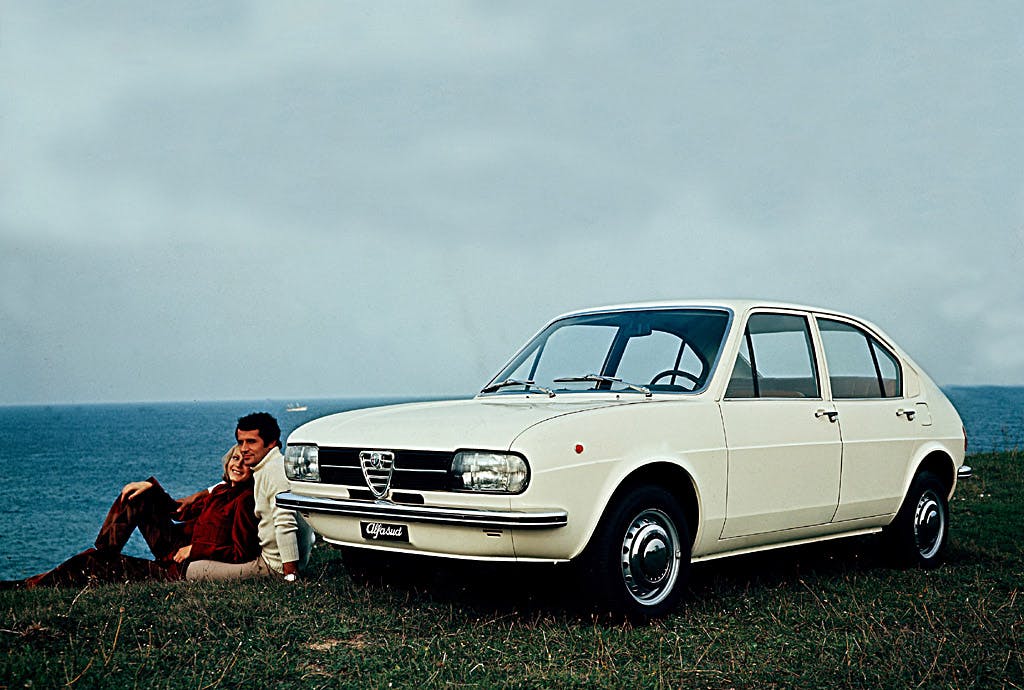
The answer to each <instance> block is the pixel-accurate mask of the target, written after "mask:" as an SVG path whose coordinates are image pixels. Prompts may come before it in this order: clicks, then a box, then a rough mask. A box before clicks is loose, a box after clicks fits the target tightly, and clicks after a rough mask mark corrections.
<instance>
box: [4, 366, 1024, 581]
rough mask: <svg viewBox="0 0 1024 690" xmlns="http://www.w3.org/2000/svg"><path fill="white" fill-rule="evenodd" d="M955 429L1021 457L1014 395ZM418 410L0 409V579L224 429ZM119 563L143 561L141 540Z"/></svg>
mask: <svg viewBox="0 0 1024 690" xmlns="http://www.w3.org/2000/svg"><path fill="white" fill-rule="evenodd" d="M944 390H945V392H946V394H947V395H948V396H949V398H950V400H951V401H952V402H953V404H954V405H955V406H956V408H957V410H958V411H959V412H960V416H961V418H962V419H963V421H964V426H965V427H966V428H967V436H968V439H969V444H970V445H969V449H968V452H969V453H979V452H990V451H997V450H1010V449H1019V448H1021V446H1022V445H1024V387H1001V386H951V387H947V388H945V389H944ZM422 399H423V398H418V399H412V398H340V399H330V400H313V401H306V402H305V406H306V408H307V409H305V410H303V411H289V410H288V409H287V408H288V407H289V403H288V401H283V400H242V401H223V402H180V403H131V404H90V405H31V406H8V407H0V579H4V580H6V579H15V578H23V577H27V576H29V575H33V574H35V573H39V572H43V571H45V570H48V569H49V568H51V567H53V566H54V565H56V564H57V563H59V562H60V561H62V560H64V559H65V558H68V557H70V556H72V555H74V554H75V553H78V552H79V551H81V550H83V549H85V548H87V547H89V546H91V545H92V541H93V539H95V536H96V532H97V530H98V529H99V527H100V525H101V524H102V522H103V518H104V516H105V515H106V512H107V509H108V508H109V507H110V504H111V502H112V501H113V500H114V499H115V498H116V496H117V494H118V492H119V491H120V489H121V487H122V486H124V485H125V484H126V483H128V482H130V481H137V480H140V479H146V478H148V477H150V476H155V477H156V478H158V479H159V480H160V483H161V484H162V485H163V486H164V487H165V488H166V489H167V490H168V492H169V493H170V494H171V495H172V496H184V495H188V494H191V493H193V492H194V491H196V490H197V489H199V488H201V487H207V486H212V485H213V484H216V483H217V482H218V481H219V480H220V474H221V467H220V458H221V456H222V455H223V453H224V452H225V451H226V450H227V449H228V448H229V447H230V446H231V445H232V444H233V443H234V429H235V423H236V421H237V420H238V418H239V417H241V416H243V415H245V414H248V413H250V412H254V411H267V412H270V413H271V414H273V415H274V416H275V417H277V419H278V422H279V423H280V425H281V431H282V438H283V439H286V438H287V436H288V434H289V433H290V432H291V431H292V430H294V429H295V428H297V427H298V426H300V425H301V424H304V423H305V422H307V421H310V420H312V419H316V418H317V417H322V416H324V415H328V414H333V413H335V412H343V411H346V410H353V409H359V408H364V407H374V406H379V405H386V404H392V403H396V402H408V401H412V400H422ZM125 553H127V554H129V555H132V556H140V557H149V555H148V549H147V548H146V544H145V542H144V541H143V540H142V539H141V537H139V536H138V534H137V533H136V535H135V536H134V537H133V538H132V540H131V541H130V542H129V543H128V545H127V547H126V548H125Z"/></svg>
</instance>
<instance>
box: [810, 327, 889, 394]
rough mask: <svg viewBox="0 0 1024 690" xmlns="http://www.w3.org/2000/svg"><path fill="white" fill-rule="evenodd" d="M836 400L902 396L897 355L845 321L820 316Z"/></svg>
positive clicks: (822, 340)
mask: <svg viewBox="0 0 1024 690" xmlns="http://www.w3.org/2000/svg"><path fill="white" fill-rule="evenodd" d="M818 330H820V331H821V342H822V345H823V346H824V348H825V361H826V362H827V363H828V379H829V385H830V386H831V388H832V397H833V398H835V399H850V398H893V397H899V396H900V395H902V390H901V388H902V385H901V376H900V367H899V363H898V360H897V359H896V357H895V355H893V354H892V353H890V352H889V351H888V350H887V349H886V348H885V347H883V346H882V344H881V343H879V342H878V340H877V339H876V338H874V337H872V336H871V335H869V334H868V333H866V332H865V331H863V330H861V329H860V328H857V327H856V326H854V325H852V324H849V323H846V322H844V321H834V320H832V319H823V318H819V319H818Z"/></svg>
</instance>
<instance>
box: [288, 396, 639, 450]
mask: <svg viewBox="0 0 1024 690" xmlns="http://www.w3.org/2000/svg"><path fill="white" fill-rule="evenodd" d="M634 402H636V401H633V400H629V399H627V400H609V399H607V398H605V399H597V400H595V399H589V400H576V401H553V402H541V401H538V400H537V399H536V398H533V397H530V398H516V399H508V398H506V399H495V398H484V399H481V398H474V399H472V400H447V401H441V402H426V403H406V404H403V405H389V406H387V407H372V408H367V409H362V410H352V411H350V412H341V413H339V414H334V415H330V416H328V417H321V418H320V419H315V420H313V421H312V422H308V423H306V424H303V425H302V426H300V427H299V428H298V429H296V430H295V431H293V432H292V433H291V434H290V435H289V436H288V443H289V444H296V443H314V444H317V445H319V446H333V447H341V448H352V447H358V448H415V449H418V450H444V451H453V450H457V449H460V448H476V449H481V450H488V449H492V450H499V449H504V448H508V447H510V446H511V445H512V441H513V440H515V438H516V437H517V436H518V435H519V434H521V433H522V432H523V431H525V430H526V429H528V428H530V427H531V426H534V425H535V424H539V423H541V422H544V421H546V420H549V419H553V418H555V417H561V416H563V415H567V414H574V413H578V412H583V411H586V410H593V409H598V408H602V407H611V406H614V405H627V404H630V403H634Z"/></svg>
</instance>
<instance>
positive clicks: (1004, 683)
mask: <svg viewBox="0 0 1024 690" xmlns="http://www.w3.org/2000/svg"><path fill="white" fill-rule="evenodd" d="M968 462H969V464H971V465H972V466H973V467H974V469H975V477H974V478H973V479H971V480H969V481H966V482H964V483H962V484H961V486H960V487H959V488H958V490H957V494H956V496H955V497H954V499H953V501H952V502H951V510H952V527H953V532H952V539H951V542H950V548H949V551H948V555H947V563H946V564H945V565H943V566H942V567H940V568H939V569H938V570H935V571H929V572H925V571H921V570H913V569H910V570H898V569H893V568H891V567H890V566H889V565H888V563H887V562H886V561H885V559H884V558H883V556H882V554H881V548H880V544H879V540H878V539H876V538H859V539H850V540H842V541H836V542H828V543H825V544H821V545H815V546H809V547H801V548H794V549H784V550H780V551H774V552H769V553H765V554H758V555H753V556H746V557H741V558H734V559H726V560H723V561H716V562H712V563H706V564H700V565H697V566H694V568H693V571H692V577H691V583H690V591H689V593H688V595H687V596H686V598H685V599H684V602H683V604H682V605H681V606H680V607H679V608H678V609H677V610H676V611H675V612H674V613H673V614H672V615H670V616H668V617H667V618H665V619H663V620H659V621H655V622H653V623H650V624H648V625H645V626H636V625H631V624H629V623H624V622H621V621H615V620H609V619H606V618H603V617H599V616H594V615H592V614H591V613H589V612H588V609H587V608H586V607H585V606H583V605H581V604H579V603H578V602H577V601H575V598H574V596H573V591H572V589H573V587H572V585H571V584H570V583H571V580H569V579H568V578H567V577H566V576H565V573H564V571H565V568H547V567H521V566H515V567H513V566H500V567H499V566H493V565H477V566H461V567H445V566H443V565H442V564H440V563H438V562H437V561H433V560H421V559H415V560H411V561H409V562H408V563H407V564H403V567H402V568H400V570H399V571H398V572H394V573H391V574H390V575H389V576H387V577H385V578H379V577H378V578H366V579H360V580H353V579H351V578H350V577H349V576H348V574H347V573H346V571H345V568H344V565H343V563H342V560H341V557H340V555H339V554H338V552H336V551H333V550H331V549H327V548H318V549H316V550H315V552H314V553H315V556H314V561H313V564H312V568H311V570H310V572H309V574H308V576H307V577H306V578H305V579H304V580H302V581H301V582H299V583H298V584H296V585H288V584H286V583H283V582H278V581H272V582H268V581H249V582H241V583H225V584H189V583H175V584H147V585H129V586H101V587H89V588H85V589H81V590H75V589H61V590H55V589H51V590H32V591H2V592H0V613H2V616H3V620H2V623H0V628H2V630H0V687H2V688H23V687H36V688H40V687H46V688H56V687H75V688H97V687H102V688H135V687H157V688H161V687H167V688H197V689H198V688H220V687H239V688H241V687H246V688H260V687H272V686H277V685H281V686H283V687H289V688H291V687H294V688H321V687H352V688H356V687H359V688H362V687H374V688H377V687H379V688H386V687H396V688H397V687H411V686H424V687H458V688H463V687H492V686H515V687H538V688H548V687H562V688H566V687H608V688H620V687H650V688H661V687H670V688H677V687H699V688H736V687H750V688H754V687H757V688H801V687H806V688H820V687H876V688H882V687H886V688H913V687H924V688H945V687H955V688H1015V687H1016V688H1021V687H1024V659H1022V653H1024V640H1022V637H1024V622H1022V609H1024V597H1022V596H1020V590H1021V585H1022V584H1024V575H1022V573H1024V555H1022V553H1024V547H1022V543H1024V541H1022V540H1021V533H1022V529H1024V500H1022V499H1021V496H1024V458H1022V457H1021V454H1020V453H1018V452H1011V453H999V454H984V455H974V456H971V458H970V459H969V460H968Z"/></svg>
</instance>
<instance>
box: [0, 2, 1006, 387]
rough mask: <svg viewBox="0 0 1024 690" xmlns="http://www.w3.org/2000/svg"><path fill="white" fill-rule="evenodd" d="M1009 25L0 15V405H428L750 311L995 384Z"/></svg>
mask: <svg viewBox="0 0 1024 690" xmlns="http://www.w3.org/2000/svg"><path fill="white" fill-rule="evenodd" d="M1022 84H1024V14H1022V13H1021V12H1020V5H1019V4H1018V3H1016V2H1007V3H1002V4H1000V3H997V2H987V3H977V2H963V3H923V2H922V3H889V2H832V3H819V2H812V1H808V2H772V3H754V2H741V3H732V2H716V3H708V4H706V5H704V6H694V5H691V4H688V3H680V2H667V3H663V4H662V3H653V2H652V3H640V4H636V3H621V4H619V5H617V6H615V7H614V8H612V9H609V8H607V7H604V4H600V3H599V4H597V5H595V4H592V3H586V2H568V3H551V2H538V3H462V2H453V3H443V2H431V3H425V2H424V3H361V4H354V3H352V4H349V3H328V2H323V3H304V2H290V3H274V4H271V3H241V2H237V3H236V2H226V1H225V2H215V3H210V2H201V3H194V4H191V3H181V2H179V3H166V2H159V3H141V2H134V1H130V2H100V1H95V2H83V3H61V2H52V3H50V2H40V1H36V0H33V1H31V2H29V1H25V2H18V1H16V0H2V1H0V404H16V403H38V402H89V401H153V400H206V399H236V398H286V399H291V398H294V399H306V398H314V397H344V396H349V395H395V394H398V395H405V394H408V395H434V394H438V395H451V394H460V393H470V392H473V391H475V390H476V389H478V388H479V386H480V385H481V384H482V383H484V382H485V381H486V379H487V378H488V377H489V376H490V375H492V374H493V373H494V372H495V371H496V370H497V369H498V368H499V367H500V366H501V365H502V364H503V363H504V362H505V360H506V358H507V357H508V356H509V355H510V354H512V352H513V351H514V350H515V349H516V348H517V347H518V346H519V345H521V344H522V342H523V341H524V340H525V339H526V338H528V337H529V336H530V335H532V333H533V332H534V331H535V330H536V328H538V327H539V326H540V325H542V323H543V322H544V321H546V320H547V319H548V318H549V317H551V316H553V315H555V314H557V313H560V312H563V311H567V310H569V309H574V308H578V307H584V306H593V305H599V304H606V303H617V302H623V301H633V300H641V299H665V298H674V297H707V296H751V297H767V298H772V299H782V300H787V301H798V302H804V303H811V304H818V305H822V306H827V307H832V308H838V309H842V310H844V311H848V312H852V313H855V314H859V315H862V316H865V317H867V318H869V319H870V320H872V321H874V322H876V323H878V324H879V325H880V326H882V327H883V328H884V329H885V330H887V331H888V332H889V334H890V335H892V336H893V337H894V338H895V339H896V340H897V341H898V342H900V343H901V344H902V345H903V346H904V347H905V348H906V349H907V350H909V351H910V352H911V353H912V354H913V355H914V356H915V357H916V359H917V360H918V361H919V363H920V364H921V365H922V366H923V367H924V368H925V369H926V370H927V371H928V372H929V373H930V374H931V375H932V376H933V378H935V379H936V380H937V381H938V382H939V383H941V384H1012V385H1024V279H1022V278H1021V266H1024V90H1022V88H1021V86H1022Z"/></svg>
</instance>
